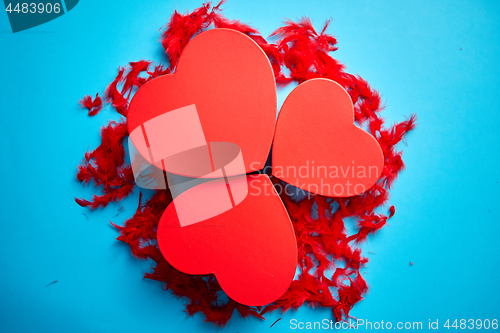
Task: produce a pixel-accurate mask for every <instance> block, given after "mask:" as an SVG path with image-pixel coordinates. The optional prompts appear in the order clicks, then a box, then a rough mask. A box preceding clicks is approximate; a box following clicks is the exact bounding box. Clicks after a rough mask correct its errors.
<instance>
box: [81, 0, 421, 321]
mask: <svg viewBox="0 0 500 333" xmlns="http://www.w3.org/2000/svg"><path fill="white" fill-rule="evenodd" d="M220 5H221V3H219V5H217V6H216V7H213V8H212V7H211V5H210V4H209V3H207V4H204V5H203V6H202V7H200V8H198V9H195V10H194V11H193V12H192V13H190V14H186V15H183V14H180V13H178V12H177V11H176V12H174V14H173V15H172V18H171V19H170V22H169V23H168V25H167V27H166V30H165V31H164V32H163V34H162V40H161V42H162V45H163V48H164V49H165V52H166V54H167V56H168V59H169V61H170V66H168V67H165V66H163V65H161V64H158V65H156V64H154V63H153V62H150V61H145V60H141V61H138V62H131V63H130V64H129V66H127V67H125V68H119V69H118V75H117V76H116V78H115V80H114V81H113V82H111V84H110V85H109V86H108V87H107V89H106V91H105V94H104V99H105V101H106V102H107V103H110V104H111V105H112V106H113V108H115V109H116V111H117V112H118V113H119V114H121V115H123V116H125V117H126V115H127V108H128V103H129V101H130V99H131V97H132V94H133V92H135V91H136V90H137V88H139V87H140V86H141V85H142V84H144V83H145V82H147V81H148V80H151V79H153V78H155V77H157V76H159V75H163V74H167V73H171V72H173V70H174V69H175V65H176V63H177V61H178V59H179V56H180V54H181V52H182V50H183V48H184V47H185V46H186V44H187V43H188V41H189V40H190V39H191V38H192V37H194V36H195V35H196V34H198V33H200V32H202V31H204V30H206V29H209V28H211V27H216V28H231V29H235V30H238V31H241V32H243V33H245V34H246V35H248V36H250V37H251V38H252V39H253V40H254V41H256V42H257V43H258V44H259V45H260V46H261V47H262V49H263V50H264V51H265V53H266V54H267V55H268V57H269V59H270V61H271V64H272V66H273V70H274V74H275V76H276V82H277V85H278V86H284V85H286V84H289V83H291V82H297V83H300V82H303V81H306V80H309V79H312V78H316V77H324V78H329V79H331V80H334V81H336V82H338V83H339V84H341V85H342V86H343V87H344V88H345V89H346V90H347V91H348V92H349V94H350V96H351V98H352V101H353V103H354V106H355V120H356V122H357V124H358V125H366V128H367V129H368V130H369V132H370V133H371V134H372V135H373V136H374V137H375V138H376V139H377V140H378V142H379V143H380V145H381V147H382V150H383V152H384V156H385V166H384V170H383V172H382V175H381V177H380V179H379V181H378V182H377V184H376V185H374V186H373V187H372V188H370V189H369V190H368V191H367V192H365V193H363V194H361V195H358V196H355V197H350V198H333V199H332V198H326V197H321V196H313V197H310V198H305V199H304V200H303V201H300V202H298V203H295V202H293V201H292V200H291V198H290V197H288V196H287V194H286V193H285V192H286V191H282V192H283V194H282V200H283V202H284V203H285V206H286V208H287V210H288V213H289V214H290V217H291V220H292V222H293V226H294V229H295V234H296V237H297V245H298V253H299V268H300V274H299V275H298V278H297V279H296V280H295V281H293V283H292V285H291V286H290V288H289V290H288V291H287V293H286V294H285V295H283V297H282V298H281V299H279V300H277V301H276V302H274V303H273V304H270V305H268V306H266V307H264V308H263V309H262V308H255V307H249V306H246V305H242V304H238V303H236V302H234V301H232V300H229V301H226V302H221V300H220V299H219V296H218V292H220V291H221V288H220V286H219V284H218V283H217V280H216V279H215V278H214V277H213V276H212V275H207V276H193V275H187V274H184V273H181V272H179V271H177V270H176V269H174V268H173V267H172V266H170V265H169V264H168V263H167V262H166V261H165V259H164V258H163V256H162V255H161V253H160V252H159V250H158V247H157V246H156V245H152V244H156V243H155V240H156V226H157V224H158V221H159V219H160V216H161V215H162V213H163V210H164V209H165V208H166V207H167V205H168V204H169V203H170V202H171V200H172V197H171V196H170V193H169V192H168V191H156V193H155V194H154V195H153V196H152V197H151V198H150V199H149V200H148V201H147V202H142V201H141V199H139V207H138V209H137V211H136V213H135V214H134V216H132V217H131V218H129V219H128V220H127V221H126V222H125V224H124V225H123V226H117V225H115V227H116V228H117V229H118V230H119V231H120V236H119V237H118V240H120V241H123V242H125V243H127V244H129V245H130V248H131V250H132V254H133V255H134V256H135V257H137V258H140V259H152V260H153V261H154V262H155V263H156V267H154V268H153V272H151V273H146V275H145V277H146V278H148V279H153V280H157V281H161V282H163V285H164V288H165V289H170V290H171V291H172V292H173V293H174V295H176V296H179V297H181V296H182V297H183V298H184V299H186V300H187V301H188V304H187V305H186V310H187V312H188V313H189V314H190V315H192V314H194V313H197V312H201V313H203V314H204V315H205V316H206V321H209V322H212V323H214V324H216V325H219V326H224V325H225V324H226V323H227V321H228V320H229V319H230V318H231V316H232V315H233V312H234V310H235V309H236V310H237V311H238V312H239V314H240V315H241V316H243V317H247V316H255V317H259V318H264V317H263V315H264V314H265V313H267V312H269V311H274V310H277V309H281V310H283V311H286V310H288V309H290V308H293V309H297V308H298V307H300V306H302V305H303V304H304V303H307V304H309V305H311V306H322V307H329V308H331V309H332V312H333V315H334V316H335V318H336V320H343V319H346V318H348V317H349V311H350V310H351V309H352V307H353V306H354V304H356V303H357V302H359V301H360V300H361V299H362V298H363V295H364V294H365V293H366V292H367V290H368V287H367V284H366V282H365V280H364V279H363V277H362V276H361V274H360V272H359V270H360V268H361V267H362V266H363V265H365V264H366V263H367V262H368V259H367V258H365V257H363V256H362V254H361V249H359V248H358V247H356V246H355V244H356V243H358V242H360V241H363V240H365V239H366V238H367V236H368V235H369V234H371V233H375V232H377V231H378V230H379V229H380V228H382V227H383V226H384V225H385V224H386V223H387V219H389V218H390V217H392V216H393V215H394V213H395V209H394V206H391V207H390V209H389V216H385V215H381V214H376V213H375V209H376V208H378V207H381V206H383V205H385V204H386V203H387V200H388V198H389V190H390V188H391V184H392V183H393V181H394V180H395V179H396V177H397V175H398V174H399V172H400V171H401V170H402V169H403V168H404V164H403V160H402V158H401V155H402V152H401V151H398V150H397V148H396V145H397V144H398V143H399V142H400V141H401V140H402V139H403V138H404V136H405V134H406V133H407V132H408V131H410V130H412V129H413V128H414V126H415V116H412V117H411V118H410V119H409V120H407V121H403V122H401V123H399V124H395V125H394V126H392V127H384V121H383V120H382V118H380V117H379V113H380V111H381V109H382V106H381V101H380V95H379V94H378V92H377V91H375V90H373V89H371V88H370V86H369V85H368V83H367V82H366V81H365V80H363V79H362V78H361V77H359V76H354V75H352V74H349V73H346V72H345V71H344V66H343V65H342V64H340V63H339V62H338V61H337V60H335V59H333V58H332V57H331V56H330V55H329V52H331V51H335V50H336V49H337V48H336V46H335V45H336V42H337V41H336V39H335V38H334V37H332V36H330V35H328V34H326V32H325V30H326V28H327V26H328V22H327V24H325V26H324V28H323V30H322V31H321V33H317V32H316V31H315V30H314V28H313V26H312V24H311V22H310V21H309V20H308V19H302V20H301V21H299V22H293V21H287V22H286V23H285V25H284V26H283V27H281V28H279V29H277V30H276V31H275V32H274V33H273V34H272V35H273V36H275V37H276V38H277V42H276V43H268V42H267V41H266V40H265V39H264V38H263V37H262V36H261V35H259V33H258V31H257V30H255V29H253V28H251V27H250V26H248V25H245V24H243V23H241V22H239V21H230V20H228V19H226V18H225V17H224V16H223V15H222V14H221V13H220V12H221V9H220ZM285 67H286V68H287V69H288V71H289V75H285V74H284V72H283V70H282V69H283V68H285ZM81 104H82V106H84V107H87V108H88V109H89V115H94V114H96V113H97V112H99V110H100V109H101V107H102V106H101V99H100V98H99V96H98V95H97V98H96V100H94V101H92V98H91V97H90V96H87V97H85V98H84V99H83V100H82V101H81ZM127 135H128V133H127V126H126V120H125V119H124V120H122V121H121V122H119V123H116V122H113V121H112V122H110V123H109V124H108V125H107V126H105V127H104V128H103V129H102V131H101V136H102V142H101V144H100V146H99V147H97V148H96V149H95V150H94V151H92V152H88V153H86V154H85V161H84V162H83V163H82V164H81V165H79V166H78V174H77V179H78V180H79V181H80V182H82V183H88V182H90V181H93V183H94V184H95V186H96V187H99V188H101V189H102V194H101V195H94V197H93V198H92V200H90V201H88V200H84V199H76V201H77V203H78V204H80V205H81V206H89V207H90V208H91V209H95V208H98V207H105V206H106V205H107V204H108V203H110V202H112V201H114V202H116V201H119V200H121V199H123V198H124V197H126V196H128V195H129V194H130V193H131V192H132V190H133V189H134V188H135V183H134V178H133V175H132V171H131V168H130V165H128V164H127V163H126V161H125V151H124V146H123V143H124V138H126V137H127ZM273 181H274V182H275V183H277V182H278V180H276V179H274V180H273ZM140 198H142V195H141V196H140ZM334 202H336V203H337V204H338V209H336V210H334V209H332V203H334ZM313 207H314V210H315V211H316V208H317V214H314V217H313V216H312V215H311V211H312V209H313ZM316 215H317V217H316ZM347 217H356V218H357V220H358V222H357V223H358V232H357V233H356V234H354V235H351V236H348V235H347V234H346V230H345V226H344V221H343V220H344V218H347ZM113 225H114V224H113ZM335 261H337V262H338V261H341V262H343V263H344V264H343V265H342V267H343V268H341V267H338V265H336V264H335ZM332 272H333V273H332ZM347 280H349V282H348V283H345V282H344V281H347ZM332 290H336V291H335V292H332Z"/></svg>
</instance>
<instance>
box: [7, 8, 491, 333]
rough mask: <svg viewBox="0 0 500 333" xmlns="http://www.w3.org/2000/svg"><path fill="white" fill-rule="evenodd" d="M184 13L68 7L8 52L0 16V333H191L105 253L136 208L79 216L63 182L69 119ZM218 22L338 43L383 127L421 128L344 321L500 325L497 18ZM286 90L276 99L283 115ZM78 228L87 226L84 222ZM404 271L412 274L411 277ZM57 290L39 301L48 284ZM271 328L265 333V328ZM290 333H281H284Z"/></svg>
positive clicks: (132, 271) (70, 186)
mask: <svg viewBox="0 0 500 333" xmlns="http://www.w3.org/2000/svg"><path fill="white" fill-rule="evenodd" d="M199 5H200V2H198V1H183V2H178V3H174V2H172V1H148V2H147V5H146V2H139V1H96V0H95V1H81V2H80V3H79V4H78V5H77V6H76V7H75V8H74V9H73V10H72V11H71V12H70V13H68V14H66V15H63V16H62V17H60V18H58V19H56V20H54V21H51V22H49V23H46V24H44V25H41V26H39V27H36V28H33V29H30V30H27V31H25V32H20V33H17V34H12V32H11V31H10V27H9V25H8V21H7V15H6V14H5V13H4V14H0V45H1V46H0V48H1V51H0V64H1V65H0V66H1V73H2V74H1V80H0V113H1V117H2V120H1V124H2V126H1V127H2V131H1V132H0V161H1V164H0V172H1V174H2V176H3V183H2V185H1V192H0V207H1V218H0V221H1V233H2V246H1V253H0V272H1V274H0V286H1V288H0V327H1V328H0V330H1V331H2V332H90V331H92V332H110V331H121V332H138V331H152V332H179V331H181V330H182V331H184V332H203V331H207V332H208V331H213V330H214V329H215V328H213V327H212V326H211V325H210V324H205V323H203V317H202V316H201V315H195V316H194V317H189V318H188V317H187V316H186V315H185V313H184V312H183V301H182V300H177V299H175V298H174V297H173V296H172V295H171V294H170V293H169V292H164V291H162V290H161V288H160V284H159V283H156V282H153V281H148V280H144V279H142V275H143V273H144V272H145V271H146V270H148V269H149V268H150V263H149V262H146V261H139V260H134V259H133V258H132V256H131V255H130V253H129V250H128V248H127V247H126V246H124V245H122V244H120V243H119V242H117V241H115V239H114V238H115V237H116V236H117V234H116V231H115V230H113V229H112V228H111V226H110V225H109V223H107V221H108V220H111V219H112V220H113V221H114V222H117V223H120V222H122V221H124V220H125V218H126V217H127V216H129V215H130V214H132V212H133V211H134V210H135V207H136V204H137V196H138V193H134V195H132V196H131V197H130V198H128V199H126V200H125V201H124V203H123V205H124V207H125V211H124V212H123V213H122V214H120V215H119V216H118V217H116V218H113V216H114V215H116V213H117V212H118V208H119V206H117V205H110V206H109V207H107V208H106V209H104V210H98V211H96V212H93V213H89V212H87V211H86V210H84V209H82V208H80V207H79V206H78V205H76V204H75V202H74V201H73V198H74V196H78V197H90V196H91V194H93V193H94V190H93V188H91V187H89V188H84V187H81V186H80V185H79V184H78V183H77V182H76V180H75V172H76V165H77V164H78V163H79V162H80V159H81V158H82V156H83V153H84V152H85V151H86V150H87V149H89V148H92V149H93V148H94V147H96V146H97V144H98V141H99V137H98V132H99V128H100V126H102V125H103V124H104V123H106V122H107V121H108V119H110V118H115V119H116V116H114V113H112V112H110V111H109V110H104V111H103V112H102V113H101V114H99V115H98V116H96V117H94V118H89V117H87V116H86V114H85V111H83V110H82V109H78V108H77V104H76V102H77V101H78V100H79V99H80V98H81V97H82V96H83V95H85V94H91V93H95V92H97V91H101V92H103V90H104V88H105V86H106V84H107V83H109V82H110V81H111V80H112V79H113V77H114V75H116V69H117V67H118V66H120V65H124V64H126V63H127V62H128V61H136V60H139V59H143V58H144V59H151V60H156V61H159V60H161V59H162V49H161V46H160V44H159V43H157V41H158V39H159V32H158V29H159V28H160V27H162V26H163V25H164V24H165V23H166V22H167V19H168V18H169V16H170V15H171V14H172V12H173V10H174V9H176V8H177V9H179V10H181V11H183V12H184V11H186V10H187V9H189V10H192V9H194V8H196V7H198V6H199ZM225 8H226V10H225V14H226V16H227V17H229V18H233V19H235V18H237V19H240V20H242V21H243V22H247V23H251V24H252V25H254V26H255V27H258V28H259V29H260V31H261V32H262V33H263V34H264V35H265V36H267V35H269V34H270V33H271V32H272V31H273V30H274V29H275V28H276V27H278V26H279V25H280V23H281V22H282V20H283V18H292V19H296V18H299V17H301V16H303V15H306V16H309V17H311V18H312V20H313V22H314V24H315V26H316V27H317V28H318V29H320V28H321V27H322V25H323V22H324V21H325V20H326V19H328V18H329V17H332V18H333V21H332V24H331V26H330V28H329V31H330V32H332V33H333V34H334V35H335V36H336V37H337V38H338V40H339V45H338V46H339V51H337V52H336V53H335V56H336V57H337V58H338V59H340V60H341V61H342V62H343V63H345V64H346V66H347V70H348V71H349V72H351V73H358V74H360V75H361V76H363V77H364V78H365V79H366V80H367V81H368V82H369V83H370V84H372V85H373V86H374V87H375V88H377V89H379V90H380V92H381V93H382V94H383V100H384V101H385V102H386V105H387V107H386V110H385V111H384V116H385V118H386V120H387V121H388V122H390V123H392V122H395V121H401V120H404V115H410V114H411V113H417V114H418V124H419V125H418V127H417V129H416V130H415V131H414V132H413V133H411V135H409V136H408V138H407V142H408V146H407V147H404V148H405V152H404V160H405V162H406V166H407V168H406V171H404V172H403V173H402V174H401V176H400V178H399V179H398V181H397V182H396V184H395V186H394V190H393V191H392V192H391V201H390V203H391V204H394V205H395V206H396V209H397V212H396V215H395V217H394V218H393V219H391V220H390V226H389V227H387V228H385V229H383V230H382V231H380V232H379V234H378V235H377V237H374V238H371V239H370V240H369V242H367V243H366V244H365V245H363V249H364V251H365V253H367V252H368V251H373V252H375V253H376V255H374V254H368V256H369V257H370V263H369V264H368V267H367V268H366V269H364V276H365V278H366V280H367V282H368V283H369V285H370V287H371V290H370V292H369V294H368V295H367V296H366V299H365V300H364V301H363V302H361V303H359V304H358V305H356V306H355V307H354V309H353V310H352V313H351V314H352V315H353V316H355V317H359V318H363V319H368V320H370V321H372V322H374V321H381V320H384V321H385V322H386V321H391V322H393V323H394V324H395V323H397V322H406V321H411V322H413V321H421V322H423V323H424V327H427V323H428V320H429V319H431V320H436V319H439V323H440V325H442V324H443V322H444V321H445V320H446V319H448V318H450V319H456V318H458V319H461V318H463V319H486V318H488V319H494V318H496V319H500V318H499V317H500V305H499V296H500V287H499V285H498V281H499V279H500V273H499V272H500V270H499V268H498V266H499V265H500V260H499V250H500V246H499V240H498V235H499V233H500V226H499V222H500V218H499V214H500V205H499V201H500V200H499V199H500V195H499V191H500V184H499V183H498V182H499V180H500V179H499V178H500V175H499V171H500V148H499V143H500V140H499V130H498V118H499V110H500V102H499V98H498V91H499V89H500V79H499V77H500V66H499V65H498V61H499V60H500V38H499V37H500V20H499V19H498V17H499V16H500V2H498V1H479V0H476V1H472V0H471V1H455V0H453V1H452V0H450V1H439V2H438V1H429V0H428V1H400V0H394V1H333V0H329V1H326V0H325V1H272V2H270V1H260V0H259V1H232V2H229V3H227V4H226V5H225ZM288 92H289V90H284V91H282V92H280V101H281V102H282V101H283V100H284V97H285V96H286V93H288ZM83 212H85V213H87V215H88V216H89V219H88V220H87V219H86V218H85V216H84V215H83V214H82V213H83ZM410 261H412V262H414V263H415V264H414V265H413V266H412V267H410V266H409V262H410ZM54 280H57V281H58V282H57V283H56V284H53V285H50V286H48V287H45V285H46V284H48V283H49V282H51V281H54ZM280 317H282V318H283V319H282V320H281V321H279V322H278V323H276V325H275V326H274V327H272V328H269V326H270V325H271V324H272V323H273V322H274V321H275V320H277V319H278V318H280ZM324 318H327V319H331V314H330V312H329V311H328V310H327V309H311V308H307V307H303V308H301V309H300V310H298V311H296V312H294V311H290V312H288V313H286V314H285V315H283V314H280V313H273V314H271V315H270V316H268V320H267V321H265V322H264V321H260V320H257V319H249V320H245V319H241V318H239V317H238V315H235V317H234V318H233V319H232V320H231V322H230V324H229V325H228V326H227V327H226V329H225V331H227V332H256V331H266V330H270V331H273V332H288V331H292V330H291V329H290V320H292V319H296V320H297V321H301V322H306V321H321V320H323V319H324ZM295 331H296V330H295Z"/></svg>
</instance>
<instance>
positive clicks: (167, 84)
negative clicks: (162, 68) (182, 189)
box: [127, 29, 277, 177]
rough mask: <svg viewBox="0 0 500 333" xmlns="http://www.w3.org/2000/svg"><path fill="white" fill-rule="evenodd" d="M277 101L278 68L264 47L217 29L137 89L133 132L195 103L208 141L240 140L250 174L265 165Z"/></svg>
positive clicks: (130, 116)
mask: <svg viewBox="0 0 500 333" xmlns="http://www.w3.org/2000/svg"><path fill="white" fill-rule="evenodd" d="M276 103H277V102H276V83H275V80H274V74H273V70H272V67H271V64H270V62H269V59H268V58H267V56H266V54H265V53H264V51H262V49H261V48H260V47H259V45H258V44H257V43H255V42H254V41H253V40H252V39H251V38H249V37H248V36H246V35H244V34H242V33H240V32H238V31H235V30H230V29H212V30H208V31H206V32H203V33H202V34H199V35H198V36H196V37H194V38H193V39H192V40H191V41H190V42H189V43H188V45H187V46H186V47H185V49H184V50H183V52H182V54H181V57H180V59H179V63H178V65H177V67H176V70H175V73H174V74H167V75H162V76H160V77H157V78H155V79H153V80H151V81H149V82H147V83H146V84H144V85H143V86H142V87H141V88H140V89H139V90H138V91H137V92H136V93H135V95H134V97H133V99H132V101H131V102H130V106H129V110H128V115H127V123H128V130H129V133H132V132H133V131H134V130H135V129H136V128H138V127H139V126H141V125H143V124H144V123H145V122H146V121H148V120H150V119H153V118H155V117H157V116H159V115H162V114H164V113H166V112H169V111H173V110H177V109H180V108H182V107H186V106H189V105H192V104H194V105H195V106H196V109H197V111H198V116H199V119H200V122H201V124H202V127H203V132H204V134H205V139H206V141H207V142H231V143H235V144H237V145H238V146H239V147H240V148H241V151H242V155H243V159H244V163H245V171H246V173H250V172H253V171H257V170H260V169H262V168H264V166H265V162H266V160H267V157H268V155H269V151H270V148H271V143H272V138H273V133H274V124H275V121H276V110H277V104H276ZM131 139H132V142H133V144H134V146H135V147H136V148H137V150H138V151H139V153H140V154H141V156H142V157H144V158H145V159H146V160H147V161H148V162H150V163H151V164H154V163H152V161H151V158H150V155H149V152H148V151H147V149H146V147H145V146H144V145H142V144H141V143H140V142H137V141H135V140H134V138H133V137H131ZM166 168H167V169H168V166H167V167H166ZM165 171H167V172H168V171H171V172H174V170H165ZM174 173H178V172H174ZM182 176H187V177H196V176H199V175H190V174H182ZM227 176H233V174H228V175H227Z"/></svg>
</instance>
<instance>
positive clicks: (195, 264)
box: [157, 174, 297, 306]
mask: <svg viewBox="0 0 500 333" xmlns="http://www.w3.org/2000/svg"><path fill="white" fill-rule="evenodd" d="M240 177H241V178H242V179H240V180H239V181H244V182H248V187H249V193H248V196H247V197H246V198H245V199H244V200H243V201H242V202H241V203H240V204H239V205H237V206H236V207H234V208H233V209H230V210H229V211H227V212H225V213H223V214H221V215H218V216H215V217H212V218H209V219H207V220H205V221H203V222H199V223H196V224H192V225H189V226H186V227H181V226H180V222H179V219H178V217H177V213H176V210H175V203H176V201H175V200H174V201H173V202H172V203H171V204H170V205H169V206H168V207H167V209H166V210H165V212H164V213H163V215H162V217H161V219H160V222H159V224H158V230H157V239H158V246H159V247H160V251H161V253H162V254H163V256H164V257H165V259H166V260H167V261H168V262H169V263H170V264H171V265H172V266H174V267H175V268H177V269H178V270H180V271H182V272H184V273H187V274H209V273H214V274H215V276H216V278H217V281H218V282H219V284H220V286H221V287H222V289H223V290H224V291H225V292H226V294H227V295H228V296H229V297H231V298H232V299H233V300H235V301H237V302H239V303H242V304H246V305H251V306H260V305H266V304H269V303H272V302H274V301H275V300H277V299H278V298H280V297H281V296H282V295H283V294H284V293H285V292H286V290H287V289H288V287H289V286H290V283H291V281H292V279H293V277H294V275H295V270H296V267H297V244H296V241H295V233H294V231H293V226H292V223H291V222H290V218H289V216H288V212H287V211H286V209H285V206H284V205H283V202H282V201H281V199H280V197H279V196H278V194H277V193H276V190H275V189H274V187H273V184H272V183H271V181H270V180H269V177H268V176H267V175H265V174H256V175H248V176H238V178H240ZM192 190H194V189H191V190H188V191H186V192H184V193H182V194H180V196H183V195H189V191H192ZM193 205H196V202H193Z"/></svg>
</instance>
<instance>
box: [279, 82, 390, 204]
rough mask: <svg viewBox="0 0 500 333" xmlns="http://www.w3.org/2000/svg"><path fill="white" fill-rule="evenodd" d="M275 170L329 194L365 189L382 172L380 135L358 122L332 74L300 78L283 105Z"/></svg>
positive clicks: (300, 184) (302, 185)
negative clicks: (301, 81)
mask: <svg viewBox="0 0 500 333" xmlns="http://www.w3.org/2000/svg"><path fill="white" fill-rule="evenodd" d="M272 165H273V171H272V174H273V175H274V176H276V177H278V178H280V179H281V180H284V181H285V182H287V183H289V184H291V185H294V186H296V187H298V188H301V189H303V190H306V191H309V192H312V193H315V194H321V195H325V196H329V197H350V196H354V195H358V194H360V193H363V192H365V191H366V190H368V189H369V188H370V187H372V186H373V185H374V184H375V183H376V182H377V180H378V179H379V177H380V174H381V172H382V169H383V167H384V155H383V153H382V149H381V148H380V145H379V144H378V142H377V140H376V139H375V138H374V137H373V136H371V135H370V134H369V133H368V132H366V131H365V130H363V129H361V128H359V127H357V126H355V125H354V108H353V105H352V101H351V98H350V97H349V94H348V93H347V91H345V90H344V88H342V86H340V85H339V84H338V83H336V82H334V81H332V80H328V79H312V80H308V81H306V82H304V83H301V84H300V85H299V86H297V88H295V89H294V90H293V91H292V92H291V93H290V95H288V97H287V99H286V100H285V103H284V104H283V107H282V108H281V111H280V114H279V116H278V121H277V124H276V132H275V135H274V141H273V157H272Z"/></svg>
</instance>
